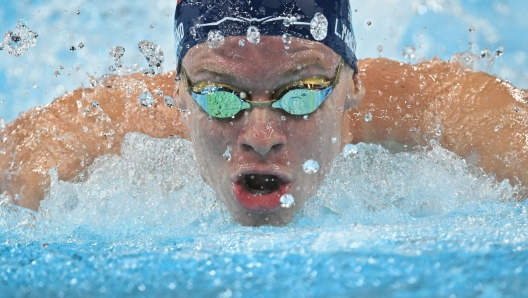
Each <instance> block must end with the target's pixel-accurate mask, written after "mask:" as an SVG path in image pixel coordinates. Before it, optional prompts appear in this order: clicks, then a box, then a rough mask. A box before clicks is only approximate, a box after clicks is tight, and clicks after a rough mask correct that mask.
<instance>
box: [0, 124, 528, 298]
mask: <svg viewBox="0 0 528 298" xmlns="http://www.w3.org/2000/svg"><path fill="white" fill-rule="evenodd" d="M432 146H433V149H432V150H422V149H419V150H416V151H413V152H403V153H398V154H395V155H394V154H392V153H389V152H388V151H386V150H385V149H383V148H381V147H379V146H377V145H367V144H358V152H357V153H356V154H350V155H348V156H345V155H343V154H342V155H340V156H339V157H338V159H337V160H336V162H335V164H334V168H333V170H332V172H331V174H330V175H329V177H328V178H327V180H326V181H325V183H324V185H323V187H322V188H321V189H320V190H319V191H318V193H317V195H316V196H314V197H313V198H312V199H311V200H310V201H309V202H308V203H307V205H306V207H305V208H304V209H302V211H301V212H300V213H299V215H298V216H297V217H296V218H295V219H294V221H293V223H292V224H290V225H288V226H286V227H259V228H250V227H242V226H240V225H238V224H237V223H235V222H233V221H232V219H231V218H230V216H229V215H228V212H227V210H225V207H223V206H222V205H221V204H219V203H218V200H217V199H216V198H215V196H214V193H213V191H212V190H211V189H210V188H209V187H207V186H206V185H205V184H204V182H202V181H201V178H200V177H199V175H198V172H197V169H196V167H195V165H194V164H195V161H194V157H193V154H192V150H191V146H190V143H189V142H188V141H186V140H181V139H178V138H171V139H166V140H159V139H152V138H150V137H147V136H144V135H141V134H136V133H131V134H129V135H127V137H126V140H125V142H124V144H123V148H122V152H123V155H122V156H105V157H101V158H99V159H98V160H97V161H96V162H95V164H94V165H93V166H91V167H90V169H89V171H88V172H87V173H86V175H87V176H89V177H88V178H84V179H79V180H83V181H82V182H75V183H73V182H63V181H57V180H54V181H53V184H52V188H51V194H50V196H49V197H48V198H47V199H46V201H44V202H43V204H42V208H41V212H40V213H38V214H37V213H34V212H31V211H27V210H22V209H18V208H17V207H14V206H11V205H8V204H5V203H4V204H2V208H1V214H2V216H1V217H0V218H1V221H0V226H1V227H2V232H0V239H2V244H1V248H0V251H1V263H2V269H1V272H0V288H1V289H2V292H3V293H8V294H9V295H8V296H9V297H28V296H30V297H56V296H59V297H71V296H78V297H79V296H80V297H86V296H101V297H105V296H107V297H120V296H126V297H134V296H135V297H141V296H150V297H173V296H183V297H186V296H190V295H197V296H202V297H214V296H218V297H243V296H249V295H255V296H257V297H270V296H278V295H288V296H293V297H315V296H317V297H320V296H332V297H350V296H358V297H433V296H436V297H520V296H526V295H528V287H527V286H526V282H525V281H526V280H527V278H528V251H527V247H528V234H527V233H526V229H527V228H528V209H527V208H528V206H527V204H526V203H516V202H513V201H512V199H514V198H516V197H517V196H518V195H517V193H518V192H519V189H517V188H513V187H511V186H510V185H509V184H508V183H506V182H503V183H499V182H497V181H496V180H495V179H494V177H492V176H490V175H486V174H484V173H483V172H481V171H480V170H479V169H476V168H473V167H472V166H469V165H467V164H466V163H465V162H464V161H463V160H461V159H459V158H458V157H456V156H454V155H453V154H452V153H450V152H448V151H445V150H443V149H442V148H439V147H437V146H436V145H435V144H434V143H433V145H432Z"/></svg>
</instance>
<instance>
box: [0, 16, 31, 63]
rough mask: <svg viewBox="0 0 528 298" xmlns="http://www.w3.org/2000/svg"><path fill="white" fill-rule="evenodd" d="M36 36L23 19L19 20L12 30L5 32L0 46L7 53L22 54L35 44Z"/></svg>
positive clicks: (16, 55)
mask: <svg viewBox="0 0 528 298" xmlns="http://www.w3.org/2000/svg"><path fill="white" fill-rule="evenodd" d="M37 37H38V34H37V33H35V32H33V31H31V30H30V29H29V28H28V27H27V24H26V22H25V21H24V20H19V21H18V25H17V26H16V27H15V28H14V29H13V31H7V32H6V34H5V35H4V42H3V43H2V45H1V47H2V49H4V48H5V49H6V50H7V53H9V55H13V56H15V57H18V56H22V55H23V54H24V53H25V52H26V51H27V50H29V49H30V48H32V47H34V46H35V45H36V44H37Z"/></svg>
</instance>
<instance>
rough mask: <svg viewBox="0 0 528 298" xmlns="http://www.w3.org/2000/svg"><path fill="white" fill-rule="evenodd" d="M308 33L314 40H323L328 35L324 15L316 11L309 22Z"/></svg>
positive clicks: (326, 21)
mask: <svg viewBox="0 0 528 298" xmlns="http://www.w3.org/2000/svg"><path fill="white" fill-rule="evenodd" d="M310 33H312V36H313V38H314V39H315V40H323V39H325V38H326V36H327V35H328V20H327V19H326V17H325V16H324V15H323V14H322V13H320V12H318V13H316V14H315V16H314V17H313V19H312V22H311V23H310Z"/></svg>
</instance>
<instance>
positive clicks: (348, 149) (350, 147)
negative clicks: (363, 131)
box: [343, 144, 358, 157]
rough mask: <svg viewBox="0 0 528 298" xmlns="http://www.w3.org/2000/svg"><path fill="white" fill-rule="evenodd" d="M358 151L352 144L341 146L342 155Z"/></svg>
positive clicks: (353, 153)
mask: <svg viewBox="0 0 528 298" xmlns="http://www.w3.org/2000/svg"><path fill="white" fill-rule="evenodd" d="M357 153H358V147H357V146H356V145H354V144H346V145H345V147H343V155H344V156H345V157H346V156H350V155H356V154H357Z"/></svg>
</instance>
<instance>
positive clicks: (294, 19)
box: [282, 15, 297, 27]
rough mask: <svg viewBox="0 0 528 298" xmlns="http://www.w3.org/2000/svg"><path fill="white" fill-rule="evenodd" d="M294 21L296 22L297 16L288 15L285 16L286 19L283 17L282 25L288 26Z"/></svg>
mask: <svg viewBox="0 0 528 298" xmlns="http://www.w3.org/2000/svg"><path fill="white" fill-rule="evenodd" d="M295 22H297V18H296V17H294V16H291V15H289V16H287V17H286V19H284V22H282V24H283V25H284V27H290V26H291V25H292V24H293V23H295Z"/></svg>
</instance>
